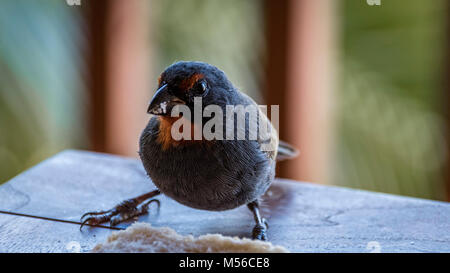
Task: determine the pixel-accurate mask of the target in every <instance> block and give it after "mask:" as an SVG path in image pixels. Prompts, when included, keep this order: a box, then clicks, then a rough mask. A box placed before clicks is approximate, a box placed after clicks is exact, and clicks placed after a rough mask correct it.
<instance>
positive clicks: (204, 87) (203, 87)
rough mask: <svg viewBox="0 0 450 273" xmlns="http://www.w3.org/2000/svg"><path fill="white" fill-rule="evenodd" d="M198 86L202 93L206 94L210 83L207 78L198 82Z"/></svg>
mask: <svg viewBox="0 0 450 273" xmlns="http://www.w3.org/2000/svg"><path fill="white" fill-rule="evenodd" d="M197 86H198V90H199V91H200V92H201V93H202V94H205V93H206V91H207V90H208V84H207V83H206V81H205V80H201V81H199V82H198V84H197Z"/></svg>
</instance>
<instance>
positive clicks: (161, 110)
mask: <svg viewBox="0 0 450 273" xmlns="http://www.w3.org/2000/svg"><path fill="white" fill-rule="evenodd" d="M177 104H185V103H184V102H183V101H182V100H180V99H179V98H177V97H175V96H173V95H171V94H170V93H169V90H168V87H167V84H164V85H162V86H161V87H160V88H159V89H158V90H156V93H155V95H153V98H152V100H151V101H150V105H149V106H148V109H147V113H149V114H153V115H161V116H164V115H170V113H171V111H172V108H173V107H174V106H175V105H177Z"/></svg>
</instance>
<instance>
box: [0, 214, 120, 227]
mask: <svg viewBox="0 0 450 273" xmlns="http://www.w3.org/2000/svg"><path fill="white" fill-rule="evenodd" d="M0 214H9V215H15V216H22V217H29V218H35V219H41V220H47V221H54V222H60V223H67V224H74V225H81V223H80V222H76V221H70V220H62V219H57V218H50V217H44V216H37V215H30V214H24V213H18V212H12V211H5V210H0ZM85 225H86V226H91V227H99V228H106V229H113V230H124V229H123V228H119V227H111V226H103V225H90V224H85Z"/></svg>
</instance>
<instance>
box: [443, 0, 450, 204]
mask: <svg viewBox="0 0 450 273" xmlns="http://www.w3.org/2000/svg"><path fill="white" fill-rule="evenodd" d="M446 14H447V26H446V43H447V45H446V47H447V51H446V52H445V54H446V60H445V69H444V73H445V74H444V75H443V77H442V78H443V79H444V82H443V84H444V86H443V88H442V89H443V100H442V101H443V105H442V107H443V112H444V115H445V119H446V128H445V129H446V132H445V133H446V148H447V156H446V163H445V168H444V172H445V173H444V177H445V186H446V197H447V201H449V202H450V50H449V49H450V3H449V2H447V8H446Z"/></svg>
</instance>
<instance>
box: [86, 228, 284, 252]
mask: <svg viewBox="0 0 450 273" xmlns="http://www.w3.org/2000/svg"><path fill="white" fill-rule="evenodd" d="M92 251H93V252H145V253H155V252H176V253H185V252H186V253H195V252H197V253H212V252H221V253H226V252H232V253H243V252H249V253H268V252H288V250H287V249H286V248H284V247H282V246H274V245H272V244H271V243H269V242H262V241H258V240H250V239H240V238H238V237H228V236H223V235H220V234H206V235H202V236H199V237H193V236H192V235H187V236H184V235H180V234H178V233H177V232H176V231H175V230H173V229H171V228H168V227H161V228H156V227H152V226H151V225H150V224H147V223H135V224H133V225H132V226H130V227H128V228H127V229H126V230H123V231H118V232H113V233H112V234H111V235H110V236H109V237H108V239H107V240H106V242H104V243H100V244H98V245H96V246H95V247H94V249H93V250H92Z"/></svg>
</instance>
